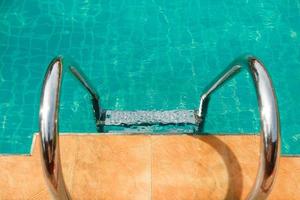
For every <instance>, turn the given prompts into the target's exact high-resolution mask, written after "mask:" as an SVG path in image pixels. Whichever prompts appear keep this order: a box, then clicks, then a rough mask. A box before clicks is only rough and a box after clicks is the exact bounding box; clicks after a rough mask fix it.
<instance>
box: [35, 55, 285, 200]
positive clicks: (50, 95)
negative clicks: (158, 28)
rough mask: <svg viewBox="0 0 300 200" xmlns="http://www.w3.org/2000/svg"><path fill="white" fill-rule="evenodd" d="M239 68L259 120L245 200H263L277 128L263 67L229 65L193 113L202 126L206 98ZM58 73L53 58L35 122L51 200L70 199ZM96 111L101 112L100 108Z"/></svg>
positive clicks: (273, 166)
mask: <svg viewBox="0 0 300 200" xmlns="http://www.w3.org/2000/svg"><path fill="white" fill-rule="evenodd" d="M242 68H246V69H248V71H249V72H250V73H251V75H252V78H253V80H254V84H255V86H256V92H257V98H258V104H259V109H260V116H261V155H260V164H259V170H258V174H257V177H256V181H255V184H254V186H253V187H252V190H251V192H250V193H249V195H248V199H265V198H267V196H268V195H269V193H270V192H271V189H272V186H273V183H274V179H275V174H276V170H277V166H278V161H279V153H280V151H279V139H280V126H279V112H278V108H277V102H276V97H275V93H274V89H273V86H272V83H271V79H270V77H269V75H268V73H267V71H266V69H265V68H264V66H263V64H262V63H261V62H260V61H259V60H258V59H256V58H255V57H253V56H243V57H240V58H238V59H237V60H235V61H234V62H233V63H231V64H230V66H229V68H228V69H226V70H225V71H224V72H223V73H222V74H221V75H220V76H219V77H218V78H217V79H216V80H215V81H214V82H212V84H210V85H209V87H208V88H207V89H206V90H205V92H204V93H203V95H202V96H201V98H200V107H199V110H198V111H196V112H195V116H196V120H197V123H198V124H199V126H200V125H201V124H203V123H204V119H205V113H206V112H205V110H206V109H207V106H208V101H209V96H210V95H211V94H212V93H213V92H214V91H215V90H216V89H217V88H219V87H220V86H221V85H222V84H223V83H224V82H225V81H226V80H228V79H229V78H230V77H232V76H233V75H234V74H236V72H238V71H240V70H241V69H242ZM74 69H75V68H71V71H72V72H73V74H74V75H75V76H76V77H77V78H78V79H79V80H80V82H81V83H82V84H83V85H84V86H85V88H86V89H87V90H88V91H89V92H90V94H91V95H92V98H93V99H96V100H98V99H97V98H98V95H97V93H96V92H95V91H94V90H93V89H92V87H90V86H89V84H88V82H87V81H86V80H85V79H84V78H83V76H82V75H80V73H79V72H78V71H77V70H76V69H75V70H74ZM62 71H63V66H62V58H61V57H57V58H55V59H54V60H53V61H52V62H51V63H50V65H49V67H48V70H47V73H46V76H45V79H44V83H43V88H42V93H41V104H40V121H39V122H40V134H41V137H40V138H41V157H42V165H43V170H44V174H45V177H46V180H47V184H48V187H49V188H50V191H51V194H52V195H53V197H54V198H55V199H70V195H69V193H68V190H67V188H66V185H65V182H64V179H63V174H62V167H61V161H60V151H59V135H58V134H59V133H58V110H59V94H60V87H61V81H62ZM94 109H95V107H94ZM99 111H101V108H100V106H99ZM96 112H97V111H95V114H96Z"/></svg>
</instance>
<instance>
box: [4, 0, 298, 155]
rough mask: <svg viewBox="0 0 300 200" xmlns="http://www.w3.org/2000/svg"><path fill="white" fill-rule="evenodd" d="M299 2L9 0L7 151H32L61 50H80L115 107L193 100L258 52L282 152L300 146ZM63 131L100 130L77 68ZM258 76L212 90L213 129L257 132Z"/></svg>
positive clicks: (157, 106) (67, 86)
mask: <svg viewBox="0 0 300 200" xmlns="http://www.w3.org/2000/svg"><path fill="white" fill-rule="evenodd" d="M299 19H300V2H298V1H286V0H277V1H276V2H274V1H270V0H268V1H261V0H255V1H249V2H248V1H240V2H236V1H233V0H222V1H218V2H214V3H211V1H209V0H201V1H188V2H185V1H179V0H176V1H155V0H153V1H152V0H142V1H126V2H125V1H77V0H75V1H58V0H54V1H36V0H28V1H22V2H20V1H15V0H12V1H1V2H0V27H1V29H0V153H28V152H29V151H30V145H31V140H32V136H33V133H34V132H37V131H38V112H39V98H40V91H41V85H42V80H43V76H44V73H45V71H46V68H47V66H48V64H49V62H50V61H51V59H52V58H53V57H54V56H56V55H65V56H69V57H72V59H74V60H76V61H77V63H78V64H79V65H80V67H81V69H82V70H83V71H84V72H85V73H86V74H87V76H88V77H89V78H90V80H91V82H92V83H93V85H94V86H95V87H96V89H97V91H98V92H99V93H100V96H101V102H102V105H103V106H104V107H105V108H109V109H116V110H170V109H194V108H197V106H198V98H199V95H200V94H201V91H202V90H203V88H204V87H205V86H206V84H207V82H209V81H210V80H211V79H213V78H214V77H215V76H216V75H217V74H219V72H221V71H222V70H223V69H224V68H225V67H226V66H227V65H228V64H229V63H230V62H231V61H232V60H233V59H234V58H236V57H237V56H239V55H240V54H242V53H245V52H250V53H252V54H254V55H256V56H258V57H259V58H260V59H261V60H262V61H263V62H264V64H265V65H266V67H267V68H268V70H269V73H270V75H271V77H272V79H273V84H274V87H275V89H276V93H277V98H278V105H279V110H280V114H281V127H282V151H283V152H282V153H283V154H290V155H291V154H299V153H300V147H299V139H300V120H299V117H298V116H299V115H300V110H299V109H298V108H299V103H298V102H300V96H299V95H298V91H299V86H300V24H299ZM60 130H61V131H62V132H71V131H72V132H95V131H96V128H95V124H94V119H93V114H92V109H91V105H90V98H89V96H88V94H87V93H86V91H85V90H84V89H83V88H82V87H81V86H80V84H79V83H78V81H77V80H75V79H74V78H73V77H72V76H71V75H69V74H68V73H66V74H65V76H64V81H63V90H62V96H61V106H60ZM258 130H259V116H258V108H257V102H256V97H255V90H254V88H253V86H252V83H251V77H250V76H249V75H248V74H246V73H244V74H243V75H240V76H237V77H235V78H234V79H233V80H231V81H230V82H229V83H228V84H226V85H225V86H224V87H223V88H221V89H220V90H219V91H218V92H216V94H215V95H214V96H213V98H212V99H211V102H210V106H209V110H208V115H207V121H206V126H205V129H204V131H205V132H206V133H216V134H218V133H229V134H236V133H250V134H251V133H255V132H257V131H258Z"/></svg>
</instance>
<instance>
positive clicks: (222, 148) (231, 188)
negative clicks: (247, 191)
mask: <svg viewBox="0 0 300 200" xmlns="http://www.w3.org/2000/svg"><path fill="white" fill-rule="evenodd" d="M191 137H194V138H195V139H198V140H201V141H203V142H205V143H206V144H209V145H210V146H211V147H212V148H214V149H215V150H216V151H217V152H218V154H219V155H220V156H221V157H222V159H223V161H224V163H225V165H226V169H227V172H228V177H229V178H228V189H227V192H226V197H225V199H226V200H229V199H241V195H242V189H243V174H242V168H241V165H240V163H239V161H238V158H237V157H236V155H235V154H234V152H233V151H232V150H231V149H230V147H229V146H228V145H227V144H225V143H224V142H223V141H222V140H220V139H218V138H217V137H215V136H213V135H209V136H203V135H202V136H200V135H191ZM199 156H201V155H199ZM220 178H221V177H220Z"/></svg>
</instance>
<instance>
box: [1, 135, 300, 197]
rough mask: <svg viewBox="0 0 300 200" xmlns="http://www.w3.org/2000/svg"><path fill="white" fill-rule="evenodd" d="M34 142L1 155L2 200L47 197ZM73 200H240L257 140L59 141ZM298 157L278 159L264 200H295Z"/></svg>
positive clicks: (299, 183) (251, 174) (251, 173)
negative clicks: (28, 148) (27, 150)
mask: <svg viewBox="0 0 300 200" xmlns="http://www.w3.org/2000/svg"><path fill="white" fill-rule="evenodd" d="M38 137H39V136H37V138H36V140H35V142H34V145H33V152H32V155H30V156H21V155H17V156H0V188H1V190H0V199H50V196H49V193H48V190H47V187H46V184H45V181H44V177H43V174H42V169H41V164H40V148H39V145H40V141H39V138H38ZM60 148H61V157H62V164H63V172H64V177H65V181H66V184H67V187H68V188H69V191H70V193H71V196H72V197H73V198H74V199H130V200H135V199H136V200H143V199H157V200H160V199H166V200H167V199H170V200H176V199H178V200H179V199H195V200H196V199H197V200H198V199H245V198H246V195H247V193H248V192H249V191H250V187H251V185H252V184H253V182H254V179H255V176H256V170H257V167H258V153H259V136H241V135H239V136H233V135H231V136H189V135H75V134H70V135H62V136H61V137H60ZM299 191H300V157H281V160H280V167H279V170H278V176H277V180H276V183H275V187H274V190H273V191H272V193H271V196H270V198H269V199H290V200H291V199H300V193H299Z"/></svg>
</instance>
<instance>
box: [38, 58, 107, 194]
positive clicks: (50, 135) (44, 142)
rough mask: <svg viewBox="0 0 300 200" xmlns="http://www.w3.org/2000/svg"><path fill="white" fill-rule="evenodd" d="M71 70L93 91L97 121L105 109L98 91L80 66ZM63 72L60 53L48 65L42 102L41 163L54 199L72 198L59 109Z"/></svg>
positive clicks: (91, 92) (90, 91)
mask: <svg viewBox="0 0 300 200" xmlns="http://www.w3.org/2000/svg"><path fill="white" fill-rule="evenodd" d="M70 70H71V72H72V73H73V75H74V76H75V77H76V78H77V79H78V80H79V81H80V82H81V83H82V85H83V86H84V87H85V88H86V89H87V91H88V92H89V93H90V95H91V97H92V103H93V109H94V114H95V117H96V122H97V121H99V120H101V114H102V112H101V111H102V110H101V107H100V104H99V96H98V94H97V93H96V91H95V90H94V89H93V88H92V87H91V85H90V84H89V83H88V81H87V79H86V78H85V77H84V76H83V74H81V73H80V72H79V70H78V69H76V68H75V67H74V66H71V67H70ZM62 72H63V63H62V57H57V58H55V59H53V60H52V62H51V63H50V64H49V67H48V69H47V72H46V75H45V78H44V83H43V87H42V93H41V103H40V120H39V123H40V138H41V157H42V165H43V170H44V174H45V177H46V180H47V184H48V187H49V189H50V191H51V194H52V195H53V197H54V199H70V195H69V193H68V190H67V188H66V185H65V181H64V178H63V174H62V167H61V162H60V151H59V135H58V134H59V133H58V121H59V120H58V118H59V117H58V111H59V96H60V87H61V81H62Z"/></svg>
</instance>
